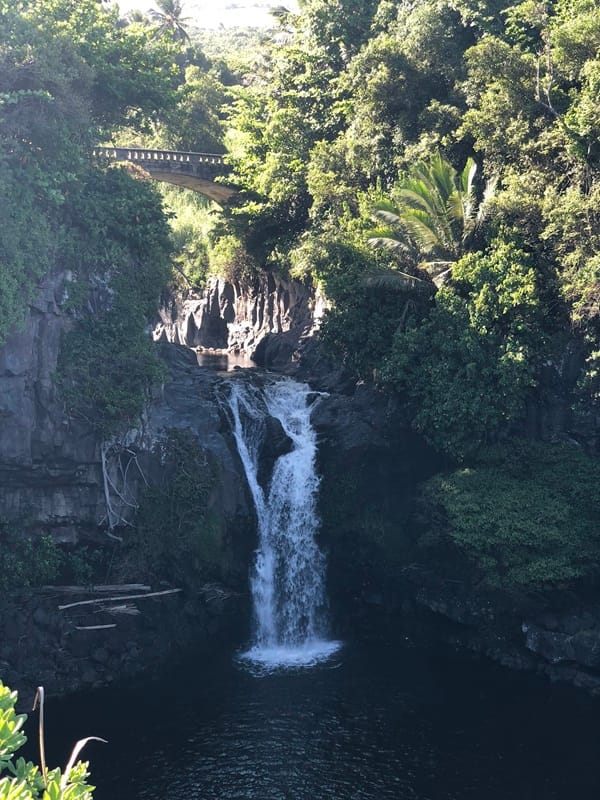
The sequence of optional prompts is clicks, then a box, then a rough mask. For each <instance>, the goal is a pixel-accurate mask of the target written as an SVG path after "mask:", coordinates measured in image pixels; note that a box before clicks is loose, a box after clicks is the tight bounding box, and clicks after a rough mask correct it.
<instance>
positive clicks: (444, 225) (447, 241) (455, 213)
mask: <svg viewBox="0 0 600 800" xmlns="http://www.w3.org/2000/svg"><path fill="white" fill-rule="evenodd" d="M476 171H477V165H476V163H475V161H473V159H472V158H469V159H467V163H466V164H465V166H464V168H463V170H462V172H461V173H460V175H459V174H458V173H457V172H456V170H455V169H454V167H453V166H452V164H450V162H449V161H447V160H446V159H445V158H443V157H442V156H441V154H440V153H439V152H438V153H436V154H435V155H434V156H432V157H431V159H430V160H429V161H422V162H420V163H418V164H416V165H415V166H414V168H413V169H412V170H411V173H410V175H409V176H408V177H407V178H405V179H404V180H402V181H400V183H399V184H398V188H397V190H396V194H397V197H398V200H399V202H398V205H397V206H395V205H394V204H392V203H391V202H390V201H384V202H381V203H379V204H378V205H377V206H375V208H374V210H373V213H374V216H375V218H376V219H378V220H381V221H382V222H384V223H386V225H387V226H388V228H387V229H386V230H382V231H379V232H377V233H376V235H372V236H371V237H370V238H369V243H370V244H371V246H372V247H387V248H390V249H393V250H404V251H407V250H409V249H410V247H411V244H412V245H414V247H416V249H417V251H418V253H419V254H420V255H424V256H428V257H429V258H427V259H426V260H425V261H423V262H422V265H423V266H424V267H425V268H426V269H427V270H428V271H429V272H430V273H431V274H432V275H433V280H434V283H436V285H440V284H441V283H443V281H444V280H445V279H446V278H448V277H449V275H450V270H451V268H452V264H453V263H454V262H455V261H456V260H457V259H458V258H459V257H460V256H461V254H462V253H464V252H465V251H466V249H467V245H468V242H469V239H470V238H471V237H472V235H473V233H474V231H475V229H476V227H477V226H478V225H479V224H480V223H481V221H482V220H483V218H484V216H485V213H486V210H487V206H488V202H489V199H490V196H491V194H492V192H493V186H494V183H493V182H488V186H487V187H486V192H485V194H484V198H483V200H482V202H481V203H479V204H477V202H476V199H475V188H474V179H475V173H476ZM407 238H408V240H409V241H408V242H407Z"/></svg>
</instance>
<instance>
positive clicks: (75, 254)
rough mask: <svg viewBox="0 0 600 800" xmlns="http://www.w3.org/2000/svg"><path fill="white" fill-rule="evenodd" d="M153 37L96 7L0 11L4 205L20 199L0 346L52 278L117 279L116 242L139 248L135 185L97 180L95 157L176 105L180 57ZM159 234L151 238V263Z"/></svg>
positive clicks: (40, 2)
mask: <svg viewBox="0 0 600 800" xmlns="http://www.w3.org/2000/svg"><path fill="white" fill-rule="evenodd" d="M148 36H149V34H148V33H147V32H144V31H141V30H138V29H132V30H129V29H128V28H124V27H123V26H122V25H119V24H118V18H117V14H116V11H115V10H111V11H107V10H106V9H104V8H103V7H102V5H101V4H100V3H98V2H95V0H82V2H80V3H73V2H71V0H17V2H14V3H13V2H10V3H8V2H5V0H3V1H2V2H0V41H2V46H1V47H0V114H1V125H0V194H1V195H2V196H3V197H5V198H10V202H6V203H3V204H2V207H1V208H0V231H1V233H0V318H1V321H0V342H2V341H3V340H4V339H5V338H6V336H7V335H8V333H9V332H10V331H12V330H13V329H14V328H15V327H16V326H17V325H18V324H19V323H20V322H21V321H22V319H23V317H24V313H25V309H26V308H27V304H28V303H29V302H30V301H31V300H32V298H33V297H34V295H35V294H36V292H37V290H38V285H39V281H40V278H41V277H42V276H43V275H44V274H45V273H47V272H48V271H49V270H51V269H69V268H70V269H73V270H74V271H76V272H78V273H80V272H85V274H86V275H87V276H89V275H91V274H92V273H93V272H94V270H108V269H110V270H117V271H118V270H119V268H120V267H122V264H121V265H120V264H111V263H110V259H111V257H112V256H114V255H115V246H116V243H115V240H118V241H120V242H121V243H123V242H124V240H125V238H126V237H130V238H131V239H132V245H131V249H132V250H133V249H135V248H136V247H137V246H138V243H137V242H136V233H135V232H134V231H132V229H131V226H130V221H131V220H132V218H133V217H134V216H135V215H136V212H133V213H132V212H131V209H130V208H125V207H124V206H127V204H128V200H125V201H124V202H123V201H122V200H121V195H122V194H125V195H126V194H127V190H126V187H125V178H123V177H122V178H121V179H119V178H117V177H116V175H115V176H111V177H103V176H102V175H101V174H100V173H98V172H97V171H94V170H92V169H91V167H90V151H91V148H92V146H93V145H94V144H95V143H97V141H98V140H99V138H100V136H101V135H105V136H108V135H110V132H111V130H112V129H113V127H114V126H116V125H124V124H128V125H134V126H135V125H138V126H142V127H143V126H145V125H146V123H147V120H148V118H149V116H150V115H152V114H155V113H157V112H158V109H159V108H160V109H164V108H168V107H169V105H170V103H171V102H172V99H171V96H172V95H173V92H174V88H175V84H174V80H175V75H176V73H175V72H174V70H173V66H174V65H173V62H172V56H173V55H174V52H173V50H172V48H171V47H170V46H168V45H167V44H166V43H158V42H155V43H152V42H151V41H150V39H149V38H148ZM134 65H135V68H134ZM173 96H174V95H173ZM103 181H105V182H106V183H107V184H111V185H110V187H109V186H106V187H105V191H104V197H100V196H99V195H101V194H102V193H103V192H102V191H100V192H99V191H98V184H101V183H102V182H103ZM130 183H131V181H130ZM111 191H112V192H113V195H112V196H110V199H109V195H110V192H111ZM129 199H131V191H130V192H129ZM138 199H140V201H141V202H142V203H144V202H146V204H147V205H148V200H147V198H146V200H145V201H144V200H142V198H141V195H138ZM150 202H154V205H155V210H156V212H157V215H158V214H160V212H159V210H158V209H157V208H156V202H155V201H150ZM96 204H98V205H99V206H102V205H103V206H104V207H103V208H101V209H100V213H99V215H98V219H96V207H95V206H96ZM110 204H112V209H111V214H107V213H106V212H107V210H108V209H109V205H110ZM127 212H129V213H127ZM126 213H127V216H122V215H124V214H126ZM111 215H112V216H111ZM142 215H143V214H142ZM160 222H161V221H160V220H158V219H157V220H156V223H157V224H156V233H153V230H152V227H151V226H149V227H148V228H147V229H146V230H145V232H144V233H145V236H146V240H147V244H148V250H147V252H148V253H149V254H152V250H153V248H154V247H155V246H156V245H157V242H158V239H160V236H161V235H164V222H163V227H161V225H160ZM102 225H107V226H108V228H109V231H108V236H106V242H105V230H104V229H103V228H102ZM137 235H138V236H139V232H138V234H137ZM160 251H161V249H160V248H159V252H160ZM162 251H164V247H163V248H162ZM121 252H122V251H121ZM117 255H118V254H117ZM73 261H74V262H75V263H73ZM82 262H86V263H85V264H83V263H82ZM151 263H156V259H152V258H151ZM154 288H155V287H154V284H153V283H152V282H151V284H150V289H151V290H152V291H154ZM152 302H154V297H153V298H152Z"/></svg>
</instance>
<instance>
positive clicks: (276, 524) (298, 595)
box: [229, 378, 339, 667]
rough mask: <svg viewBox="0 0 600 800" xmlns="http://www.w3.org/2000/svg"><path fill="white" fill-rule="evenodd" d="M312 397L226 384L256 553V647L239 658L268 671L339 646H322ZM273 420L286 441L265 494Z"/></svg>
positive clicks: (277, 387)
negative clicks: (262, 475)
mask: <svg viewBox="0 0 600 800" xmlns="http://www.w3.org/2000/svg"><path fill="white" fill-rule="evenodd" d="M310 394H311V392H310V389H309V387H308V386H307V385H306V384H301V383H297V382H296V381H293V380H291V379H288V378H285V379H279V380H272V381H269V382H267V383H266V384H265V385H264V387H262V388H260V389H259V388H258V387H256V386H254V385H252V384H251V383H249V382H247V381H240V380H238V381H232V383H231V395H230V397H229V406H230V409H231V415H232V421H233V426H232V427H233V433H234V436H235V440H236V443H237V447H238V451H239V454H240V458H241V460H242V463H243V465H244V470H245V473H246V477H247V479H248V485H249V487H250V491H251V493H252V497H253V500H254V506H255V509H256V515H257V520H258V540H259V543H258V549H257V551H256V560H255V564H254V570H253V575H252V578H251V589H252V597H253V603H254V622H255V632H254V644H253V646H252V647H251V649H250V650H249V651H248V652H247V653H245V654H244V656H243V657H244V658H245V659H247V660H249V661H252V662H255V663H258V664H261V665H263V666H266V667H282V666H308V665H311V664H314V663H317V662H318V661H321V660H323V659H325V658H327V657H328V656H330V655H331V654H332V653H333V652H335V651H336V650H337V649H338V647H339V642H334V641H328V640H327V638H326V636H327V620H326V597H325V558H324V556H323V553H322V552H321V551H320V549H319V547H318V545H317V542H316V534H317V531H318V528H319V518H318V515H317V508H316V499H317V491H318V486H319V479H318V476H317V474H316V453H317V437H316V432H315V431H314V429H313V428H312V425H311V423H310V403H309V396H310ZM268 416H270V417H275V418H276V419H278V420H279V422H280V423H281V426H282V428H283V430H284V431H285V433H286V435H287V436H288V437H289V439H290V440H291V442H292V449H291V450H290V452H288V453H286V454H284V455H280V456H279V458H278V459H277V461H276V462H275V464H274V467H273V472H272V474H271V477H270V481H269V483H268V490H267V491H265V490H264V489H263V487H262V486H261V484H260V481H259V465H260V453H261V447H262V446H263V443H264V437H265V435H266V419H267V417H268Z"/></svg>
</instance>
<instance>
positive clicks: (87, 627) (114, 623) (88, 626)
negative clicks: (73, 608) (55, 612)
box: [75, 622, 117, 631]
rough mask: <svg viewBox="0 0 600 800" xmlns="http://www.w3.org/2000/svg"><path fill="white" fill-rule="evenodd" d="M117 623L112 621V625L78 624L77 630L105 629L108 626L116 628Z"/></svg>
mask: <svg viewBox="0 0 600 800" xmlns="http://www.w3.org/2000/svg"><path fill="white" fill-rule="evenodd" d="M116 627H117V623H116V622H112V623H111V624H110V625H76V626H75V630H76V631H104V630H106V629H107V628H116Z"/></svg>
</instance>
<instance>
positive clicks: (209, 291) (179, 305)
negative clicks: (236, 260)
mask: <svg viewBox="0 0 600 800" xmlns="http://www.w3.org/2000/svg"><path fill="white" fill-rule="evenodd" d="M324 305H325V303H324V299H323V297H322V296H321V295H320V294H319V292H317V291H315V289H314V287H312V286H309V285H304V284H301V283H298V282H297V281H292V280H288V279H285V278H281V277H279V276H277V275H274V274H273V273H263V274H261V275H259V276H257V277H256V278H255V279H254V280H252V281H250V282H246V283H242V282H237V281H236V282H229V281H225V280H222V279H218V278H214V279H211V280H210V281H209V284H208V286H207V288H206V290H205V291H204V292H202V293H196V292H193V291H187V292H183V293H179V294H176V295H174V296H169V297H167V298H165V301H164V303H163V306H162V307H161V309H160V314H159V321H158V323H157V325H156V327H155V331H154V337H155V339H157V340H159V341H168V342H174V343H176V344H183V345H186V346H187V347H193V348H199V349H213V350H225V351H229V352H232V353H235V352H243V353H246V354H247V355H248V356H250V357H251V358H252V360H253V361H254V362H255V363H256V364H257V365H258V366H262V367H266V368H269V369H276V370H279V371H286V370H287V369H288V368H289V367H290V364H291V362H292V360H293V358H294V354H295V353H296V351H297V350H298V348H299V346H300V345H301V343H302V342H303V341H305V340H306V339H308V338H309V337H310V335H311V333H312V332H313V331H314V328H315V325H316V324H318V320H319V319H320V317H321V315H322V313H323V309H324Z"/></svg>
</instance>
